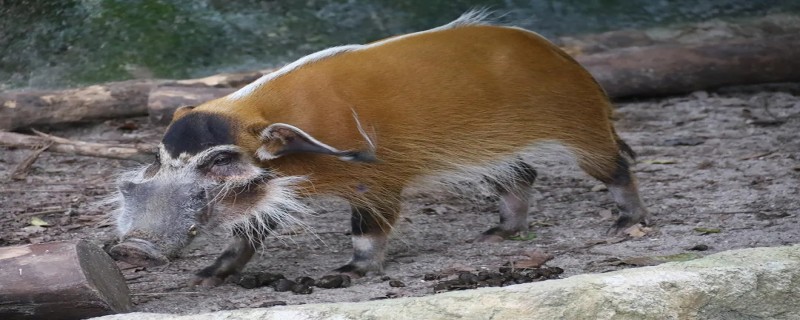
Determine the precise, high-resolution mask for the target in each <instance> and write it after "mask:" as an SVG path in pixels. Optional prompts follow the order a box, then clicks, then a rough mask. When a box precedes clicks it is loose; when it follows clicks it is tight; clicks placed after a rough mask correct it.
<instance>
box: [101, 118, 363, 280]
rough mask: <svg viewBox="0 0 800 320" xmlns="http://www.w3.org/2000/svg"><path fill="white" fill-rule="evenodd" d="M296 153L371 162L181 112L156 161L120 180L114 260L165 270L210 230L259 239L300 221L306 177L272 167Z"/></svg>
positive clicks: (297, 138)
mask: <svg viewBox="0 0 800 320" xmlns="http://www.w3.org/2000/svg"><path fill="white" fill-rule="evenodd" d="M293 153H322V154H329V155H335V156H338V157H339V158H340V159H343V160H348V161H363V159H370V158H369V156H368V155H366V154H362V153H359V152H352V151H339V150H336V149H334V148H332V147H330V146H328V145H326V144H324V143H322V142H320V141H319V140H317V139H315V138H313V137H311V136H310V135H308V134H307V133H305V132H304V131H302V130H300V129H299V128H296V127H294V126H291V125H288V124H282V123H273V124H261V123H255V124H253V123H251V124H244V123H242V122H241V121H237V120H235V119H233V118H232V117H229V116H226V115H224V114H220V113H212V112H203V111H196V110H192V109H191V108H190V107H185V108H183V109H179V111H178V112H176V114H175V119H174V120H173V122H172V123H171V124H170V126H169V128H168V129H167V132H166V133H165V135H164V137H163V139H162V141H161V144H160V145H159V151H158V157H157V159H156V160H155V162H153V163H152V164H150V165H148V166H146V167H143V168H141V169H138V170H136V171H134V172H131V173H128V174H125V175H123V176H122V178H121V179H120V181H119V183H118V189H119V192H118V194H117V196H116V199H117V200H118V203H119V208H118V210H116V212H115V215H114V219H115V221H116V225H117V230H118V232H119V235H120V243H119V244H117V245H115V246H114V247H112V248H111V250H110V253H111V255H112V257H114V258H115V259H117V260H122V261H126V262H129V263H131V264H135V265H143V266H154V265H161V264H165V263H167V262H168V261H169V259H170V258H173V257H176V256H178V254H179V252H180V251H181V249H182V248H184V247H185V246H186V245H188V244H189V243H190V242H191V241H192V239H193V238H194V237H195V236H196V235H197V234H198V232H200V231H202V230H204V229H207V228H206V227H208V226H227V227H229V228H231V229H232V230H233V231H239V232H243V233H247V235H248V236H252V235H254V234H255V235H256V236H259V237H260V236H263V234H264V233H268V232H271V230H272V228H273V227H274V226H275V225H279V224H286V223H297V222H298V221H297V219H296V218H295V217H294V215H293V213H296V212H297V211H304V210H305V207H304V205H303V204H302V203H303V202H302V201H299V197H300V195H299V194H300V193H302V192H301V190H302V188H303V184H304V183H305V182H307V179H306V177H305V175H296V174H295V175H285V174H281V173H280V172H278V171H279V170H276V168H275V166H274V165H273V164H274V163H273V162H275V161H276V160H275V159H277V158H281V157H283V156H285V155H289V154H293ZM281 160H286V159H281Z"/></svg>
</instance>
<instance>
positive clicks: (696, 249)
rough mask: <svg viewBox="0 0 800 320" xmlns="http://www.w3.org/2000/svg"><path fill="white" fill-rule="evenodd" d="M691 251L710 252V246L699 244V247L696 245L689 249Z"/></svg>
mask: <svg viewBox="0 0 800 320" xmlns="http://www.w3.org/2000/svg"><path fill="white" fill-rule="evenodd" d="M689 250H692V251H706V250H708V246H707V245H704V244H698V245H695V246H694V247H691V248H689Z"/></svg>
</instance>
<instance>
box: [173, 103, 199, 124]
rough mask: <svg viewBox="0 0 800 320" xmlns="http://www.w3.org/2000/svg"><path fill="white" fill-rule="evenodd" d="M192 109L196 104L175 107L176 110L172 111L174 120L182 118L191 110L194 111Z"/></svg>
mask: <svg viewBox="0 0 800 320" xmlns="http://www.w3.org/2000/svg"><path fill="white" fill-rule="evenodd" d="M192 109H194V106H182V107H180V108H178V109H175V112H174V113H172V121H173V122H175V120H178V119H180V118H182V117H183V116H185V115H186V114H187V113H189V111H192Z"/></svg>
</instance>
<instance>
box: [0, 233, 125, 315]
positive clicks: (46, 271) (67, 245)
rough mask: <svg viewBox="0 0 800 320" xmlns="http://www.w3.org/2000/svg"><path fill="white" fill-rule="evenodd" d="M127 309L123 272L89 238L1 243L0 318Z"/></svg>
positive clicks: (84, 313) (105, 313)
mask: <svg viewBox="0 0 800 320" xmlns="http://www.w3.org/2000/svg"><path fill="white" fill-rule="evenodd" d="M130 310H131V300H130V293H129V291H128V286H127V285H126V284H125V278H123V276H122V273H120V271H119V269H118V268H117V265H116V264H115V263H114V261H113V260H112V259H111V257H109V256H108V254H106V253H105V252H104V251H103V250H102V249H101V248H100V247H98V246H96V245H94V244H91V243H89V242H88V241H85V240H79V241H77V242H51V243H42V244H33V245H26V246H15V247H5V248H0V318H2V319H85V318H91V317H97V316H102V315H107V314H113V313H119V312H129V311H130Z"/></svg>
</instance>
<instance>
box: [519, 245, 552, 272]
mask: <svg viewBox="0 0 800 320" xmlns="http://www.w3.org/2000/svg"><path fill="white" fill-rule="evenodd" d="M525 255H526V256H528V259H523V260H518V261H515V262H514V263H513V267H514V268H538V267H541V266H542V265H543V264H545V262H547V261H550V260H553V258H555V257H554V256H553V255H552V254H549V253H547V252H546V251H544V250H542V249H538V248H537V249H533V250H528V251H525Z"/></svg>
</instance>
